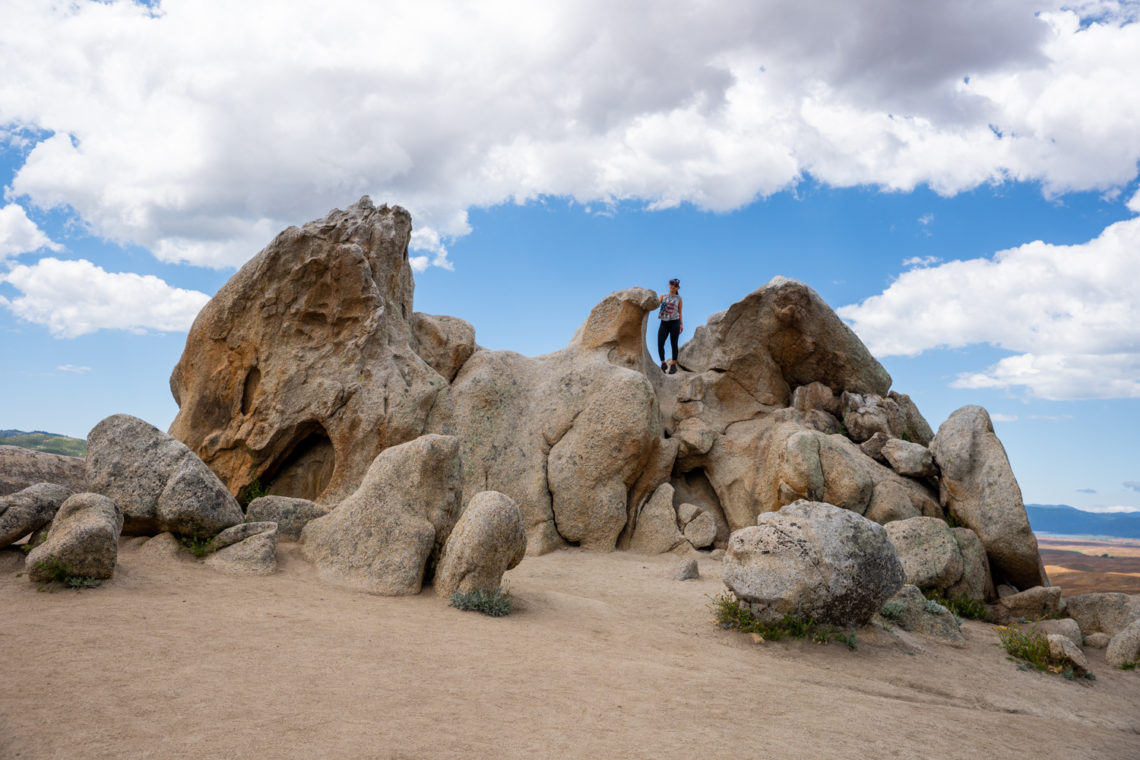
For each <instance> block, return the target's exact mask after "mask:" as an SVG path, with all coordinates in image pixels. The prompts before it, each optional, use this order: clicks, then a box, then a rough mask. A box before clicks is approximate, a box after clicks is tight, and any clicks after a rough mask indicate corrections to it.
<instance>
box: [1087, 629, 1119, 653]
mask: <svg viewBox="0 0 1140 760" xmlns="http://www.w3.org/2000/svg"><path fill="white" fill-rule="evenodd" d="M1110 641H1112V637H1111V636H1109V635H1108V634H1107V633H1101V632H1100V631H1097V632H1096V633H1090V634H1089V635H1088V636H1085V637H1084V645H1085V646H1086V647H1092V648H1093V649H1104V648H1105V647H1107V646H1108V643H1109V642H1110Z"/></svg>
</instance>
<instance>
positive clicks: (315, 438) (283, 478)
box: [261, 422, 336, 501]
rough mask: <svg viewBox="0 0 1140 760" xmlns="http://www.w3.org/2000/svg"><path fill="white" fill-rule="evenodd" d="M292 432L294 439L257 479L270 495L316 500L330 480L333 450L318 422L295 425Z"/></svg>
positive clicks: (326, 434) (332, 468) (334, 465)
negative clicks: (295, 436)
mask: <svg viewBox="0 0 1140 760" xmlns="http://www.w3.org/2000/svg"><path fill="white" fill-rule="evenodd" d="M296 435H297V442H296V443H295V444H293V446H291V447H287V448H285V449H284V450H283V452H284V453H283V454H282V456H281V457H280V459H279V460H278V461H277V462H275V463H274V464H273V465H271V466H270V467H268V468H266V470H265V474H264V475H262V477H261V482H262V484H265V485H267V486H268V491H269V493H270V494H272V495H274V496H292V497H295V498H301V499H308V500H309V501H316V500H317V497H319V496H320V495H321V494H322V493H323V492H324V490H325V488H326V487H327V486H328V484H329V481H331V480H332V475H333V470H334V469H335V467H336V452H335V450H334V449H333V445H332V441H331V440H330V439H329V435H328V433H327V432H326V431H325V429H324V427H323V426H322V425H321V424H320V423H318V422H312V423H310V424H309V425H307V426H305V427H303V428H302V429H299V430H298V431H297V434H296Z"/></svg>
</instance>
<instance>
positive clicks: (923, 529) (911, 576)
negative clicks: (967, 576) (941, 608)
mask: <svg viewBox="0 0 1140 760" xmlns="http://www.w3.org/2000/svg"><path fill="white" fill-rule="evenodd" d="M883 527H884V528H885V529H886V531H887V537H888V538H890V540H891V543H892V544H893V545H894V547H895V551H896V552H898V556H899V562H901V563H902V566H903V571H904V572H905V573H906V582H907V583H908V584H911V585H914V586H917V587H918V588H920V589H933V588H937V589H945V588H948V587H950V586H951V585H953V584H955V583H957V582H958V581H959V580H961V578H962V573H963V571H964V570H965V564H964V562H963V560H962V551H961V549H959V548H958V541H957V539H956V538H955V537H954V534H953V533H952V532H951V529H950V526H949V525H947V524H946V523H944V522H943V521H942V520H939V519H937V518H934V517H912V518H910V519H909V520H899V521H897V522H892V523H887V524H886V525H885V526H883Z"/></svg>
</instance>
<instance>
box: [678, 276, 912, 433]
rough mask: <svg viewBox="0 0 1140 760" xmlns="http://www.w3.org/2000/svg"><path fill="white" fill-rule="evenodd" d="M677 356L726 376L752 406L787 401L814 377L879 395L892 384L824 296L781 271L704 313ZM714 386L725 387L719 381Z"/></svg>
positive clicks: (695, 369)
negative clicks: (709, 313)
mask: <svg viewBox="0 0 1140 760" xmlns="http://www.w3.org/2000/svg"><path fill="white" fill-rule="evenodd" d="M679 360H680V363H681V365H682V366H683V367H685V368H686V369H688V370H689V371H691V372H696V373H707V372H714V373H717V374H724V375H728V376H729V379H728V380H727V382H731V383H732V384H734V385H735V386H737V390H733V389H729V388H727V387H726V386H725V387H724V388H723V390H726V391H728V394H727V395H731V396H735V397H736V398H737V399H738V400H739V401H744V402H746V403H747V405H750V406H753V407H755V408H756V409H757V410H760V409H762V407H763V406H765V405H777V406H788V404H789V402H790V401H791V389H792V388H794V387H796V386H800V385H809V384H811V383H813V382H819V383H822V384H824V385H826V386H828V387H829V388H831V389H832V391H837V392H841V391H844V390H847V391H852V392H855V393H876V394H880V395H884V394H886V393H887V390H888V389H889V388H890V385H891V378H890V375H888V374H887V372H886V370H884V369H883V367H882V365H880V364H879V363H878V362H877V361H875V358H874V357H872V356H871V353H870V352H869V351H868V350H867V348H866V347H865V346H864V345H863V343H862V342H861V341H860V340H859V339H858V338H857V337H856V336H855V333H854V332H852V331H851V328H849V327H848V326H847V325H846V324H844V322H843V320H841V319H840V318H839V317H838V316H837V315H836V314H835V312H833V311H832V310H831V308H830V307H828V306H827V304H826V303H824V301H823V299H822V298H820V297H819V295H817V294H816V292H815V291H814V290H812V289H811V288H809V287H808V286H806V285H804V284H803V283H801V282H796V281H795V280H789V279H787V278H784V277H776V278H774V279H773V280H772V281H771V282H769V283H768V284H767V285H765V286H764V287H762V288H760V289H759V290H757V291H755V292H753V293H751V294H750V295H748V296H745V298H744V299H742V300H741V301H738V302H737V303H735V304H733V305H732V306H730V307H729V308H728V309H727V310H726V311H723V312H720V313H718V314H714V315H713V316H711V317H709V321H708V323H707V324H705V325H702V326H700V327H698V328H697V329H696V331H695V332H694V333H693V338H692V340H690V341H689V342H688V343H686V344H685V346H684V348H683V349H682V351H681V353H680V356H679ZM712 386H713V387H714V388H715V389H717V390H721V389H722V384H721V383H720V382H714V383H712ZM717 395H718V396H720V395H724V394H721V393H718V394H717ZM737 419H745V417H737Z"/></svg>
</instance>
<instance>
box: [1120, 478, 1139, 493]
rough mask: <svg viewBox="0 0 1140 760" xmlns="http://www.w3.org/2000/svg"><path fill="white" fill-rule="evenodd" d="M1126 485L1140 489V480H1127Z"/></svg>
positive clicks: (1126, 486)
mask: <svg viewBox="0 0 1140 760" xmlns="http://www.w3.org/2000/svg"><path fill="white" fill-rule="evenodd" d="M1124 487H1125V488H1130V489H1132V490H1133V491H1140V481H1136V480H1126V481H1124Z"/></svg>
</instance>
